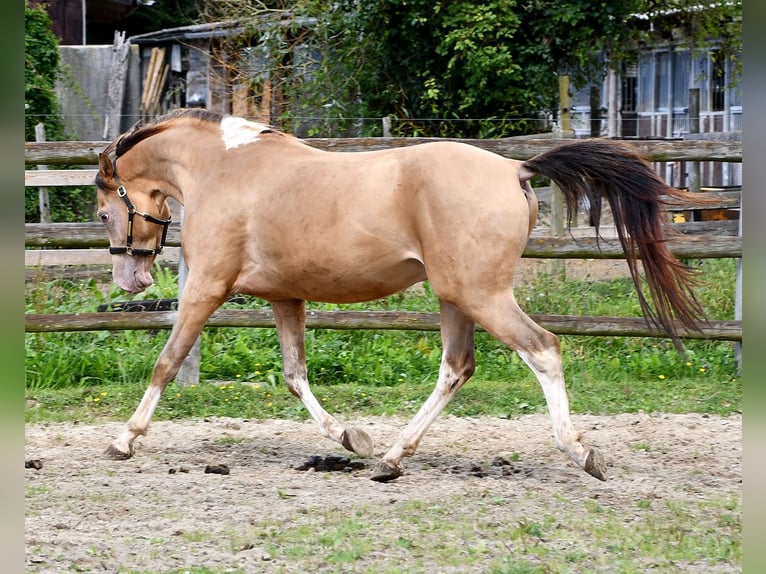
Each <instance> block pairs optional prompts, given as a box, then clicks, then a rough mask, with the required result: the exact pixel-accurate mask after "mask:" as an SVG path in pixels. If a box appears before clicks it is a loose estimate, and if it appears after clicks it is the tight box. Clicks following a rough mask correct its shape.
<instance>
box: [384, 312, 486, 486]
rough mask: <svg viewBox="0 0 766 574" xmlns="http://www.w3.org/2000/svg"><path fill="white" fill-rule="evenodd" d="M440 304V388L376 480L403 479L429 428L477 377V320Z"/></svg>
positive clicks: (387, 458)
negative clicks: (407, 463) (404, 462)
mask: <svg viewBox="0 0 766 574" xmlns="http://www.w3.org/2000/svg"><path fill="white" fill-rule="evenodd" d="M440 304H441V316H440V318H441V334H442V346H443V351H442V361H441V366H440V367H439V379H438V380H437V382H436V387H435V388H434V390H433V391H432V392H431V395H430V396H429V397H428V399H427V400H426V402H425V403H423V406H422V407H420V410H419V411H418V412H417V414H416V415H415V416H414V417H413V418H412V420H411V421H410V423H409V424H408V425H407V426H406V427H405V428H404V430H403V431H402V432H401V433H400V434H399V438H398V439H397V441H396V443H395V444H394V445H393V446H392V447H391V448H390V449H389V450H388V452H387V453H386V454H385V456H384V457H383V459H382V460H381V461H380V464H379V466H378V469H377V471H376V473H375V474H373V476H372V479H373V480H377V481H381V482H385V481H389V480H394V479H395V478H398V477H399V476H401V475H402V473H403V472H404V468H403V466H402V458H404V457H405V456H412V455H413V454H415V449H417V447H418V444H419V443H420V440H421V439H422V438H423V435H424V434H425V433H426V431H427V430H428V427H430V426H431V423H433V421H434V420H435V419H436V417H437V416H438V415H439V413H441V412H442V410H444V407H445V406H447V404H448V403H449V402H450V401H451V400H452V397H454V396H455V395H456V394H457V392H458V391H459V390H460V387H462V386H463V384H464V383H465V382H466V381H467V380H468V379H470V378H471V375H473V372H474V368H475V366H476V360H475V358H474V332H475V326H474V322H473V319H470V318H469V317H467V316H466V315H465V314H464V313H463V312H462V311H461V310H460V309H458V308H457V307H455V306H454V305H452V304H451V303H447V302H446V301H441V302H440Z"/></svg>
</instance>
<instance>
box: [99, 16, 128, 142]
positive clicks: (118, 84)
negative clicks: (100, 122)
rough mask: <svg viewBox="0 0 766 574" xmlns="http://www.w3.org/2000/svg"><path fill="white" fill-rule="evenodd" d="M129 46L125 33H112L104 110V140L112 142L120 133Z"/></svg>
mask: <svg viewBox="0 0 766 574" xmlns="http://www.w3.org/2000/svg"><path fill="white" fill-rule="evenodd" d="M129 55H130V44H129V43H128V42H126V41H125V32H118V31H117V30H115V32H114V47H113V48H112V60H111V64H110V66H109V82H108V84H107V86H108V87H107V94H106V106H105V108H104V111H105V115H106V118H105V119H104V133H103V138H104V139H105V140H110V141H111V140H113V139H114V138H116V137H117V136H118V135H120V133H122V129H121V125H120V123H121V122H120V119H121V118H122V101H123V99H124V97H125V76H126V75H127V73H128V56H129Z"/></svg>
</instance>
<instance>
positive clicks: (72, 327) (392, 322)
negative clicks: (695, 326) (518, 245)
mask: <svg viewBox="0 0 766 574" xmlns="http://www.w3.org/2000/svg"><path fill="white" fill-rule="evenodd" d="M175 316H176V312H175V311H138V312H129V313H119V312H118V313H114V312H104V313H68V314H65V313H61V314H56V315H35V314H30V313H28V314H27V315H25V317H24V328H25V330H26V331H27V332H28V333H49V332H61V331H94V330H98V331H119V330H141V329H170V328H172V327H173V322H174V321H175ZM530 317H531V318H532V319H533V320H534V321H535V322H536V323H538V324H539V325H541V326H542V327H544V328H545V329H548V330H549V331H552V332H554V333H558V334H560V335H591V336H603V335H611V336H621V337H665V336H666V335H665V334H664V333H663V332H662V331H659V330H657V329H655V328H652V327H651V326H650V325H648V324H647V322H646V321H645V320H644V319H643V318H642V317H593V316H590V317H588V316H571V315H543V314H530ZM206 325H207V326H208V327H274V314H273V313H272V312H271V311H270V310H267V309H219V310H218V311H216V312H215V313H213V315H211V317H210V319H208V322H207V324H206ZM306 327H307V328H309V329H337V330H352V329H374V330H396V331H438V330H439V314H438V313H423V312H415V311H312V310H309V311H307V312H306ZM677 327H678V331H679V333H680V334H681V336H682V337H684V338H687V339H712V340H725V341H741V340H742V326H741V324H740V322H739V321H710V322H709V323H708V324H706V325H705V327H704V328H703V329H701V330H700V331H690V330H688V329H685V328H684V327H683V326H682V325H681V324H680V323H679V324H677ZM477 330H479V331H481V330H482V329H481V327H478V326H477Z"/></svg>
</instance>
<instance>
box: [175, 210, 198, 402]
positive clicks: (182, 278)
mask: <svg viewBox="0 0 766 574" xmlns="http://www.w3.org/2000/svg"><path fill="white" fill-rule="evenodd" d="M181 225H183V208H181ZM188 275H189V268H188V267H187V266H186V261H185V259H184V252H183V248H181V257H180V258H179V260H178V302H179V304H180V303H181V299H182V297H183V292H184V286H185V285H186V278H187V277H188ZM201 338H202V337H201V336H200V337H197V340H196V341H195V342H194V345H193V346H192V348H191V351H189V354H188V355H187V357H186V358H185V359H184V362H183V363H181V368H180V369H178V373H177V374H176V384H177V385H178V386H179V387H186V386H189V385H198V384H199V367H200V339H201Z"/></svg>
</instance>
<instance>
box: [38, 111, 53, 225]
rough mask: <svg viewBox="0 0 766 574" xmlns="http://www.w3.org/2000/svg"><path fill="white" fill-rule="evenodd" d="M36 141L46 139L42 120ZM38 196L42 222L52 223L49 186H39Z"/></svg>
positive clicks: (41, 167) (44, 167) (44, 166)
mask: <svg viewBox="0 0 766 574" xmlns="http://www.w3.org/2000/svg"><path fill="white" fill-rule="evenodd" d="M35 141H36V142H38V143H39V142H44V141H45V124H44V123H42V122H40V123H39V124H37V125H36V126H35ZM37 169H39V170H41V171H45V170H47V169H48V166H47V165H38V166H37ZM37 190H38V197H39V199H40V223H50V222H51V199H50V195H49V194H48V188H47V187H38V188H37Z"/></svg>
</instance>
